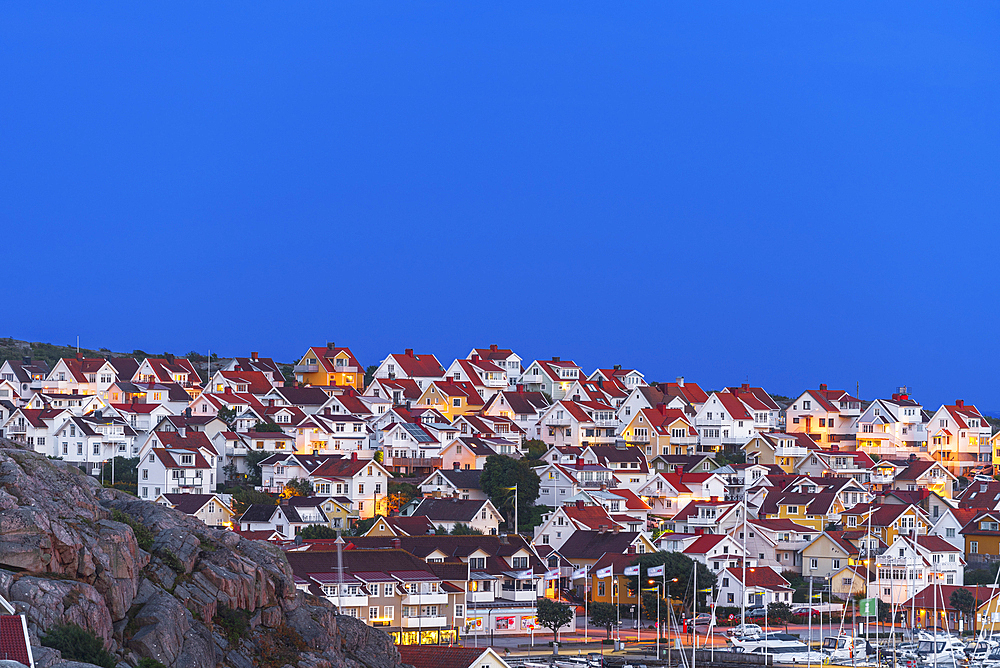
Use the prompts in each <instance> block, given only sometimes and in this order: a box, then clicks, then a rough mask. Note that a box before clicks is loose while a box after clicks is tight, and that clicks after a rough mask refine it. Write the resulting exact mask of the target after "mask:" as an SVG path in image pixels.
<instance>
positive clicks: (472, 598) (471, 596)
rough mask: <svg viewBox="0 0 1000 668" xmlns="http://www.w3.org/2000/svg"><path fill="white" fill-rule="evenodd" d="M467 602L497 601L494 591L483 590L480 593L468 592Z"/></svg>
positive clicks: (466, 595)
mask: <svg viewBox="0 0 1000 668" xmlns="http://www.w3.org/2000/svg"><path fill="white" fill-rule="evenodd" d="M465 600H466V601H467V602H468V603H492V602H493V601H494V600H496V599H495V597H494V596H493V590H492V589H481V590H479V591H468V590H466V592H465Z"/></svg>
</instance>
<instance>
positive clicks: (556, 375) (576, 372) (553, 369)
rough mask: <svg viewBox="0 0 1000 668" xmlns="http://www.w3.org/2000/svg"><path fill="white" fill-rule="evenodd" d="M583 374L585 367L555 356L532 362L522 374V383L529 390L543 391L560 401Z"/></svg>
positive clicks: (554, 399)
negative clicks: (582, 367)
mask: <svg viewBox="0 0 1000 668" xmlns="http://www.w3.org/2000/svg"><path fill="white" fill-rule="evenodd" d="M582 374H583V369H581V368H580V367H579V366H577V364H576V362H571V361H569V360H562V359H560V358H558V357H553V358H552V359H550V360H535V361H534V362H532V363H531V365H530V366H529V367H528V368H527V369H525V370H524V373H523V374H522V375H521V383H522V384H523V385H524V388H525V389H526V390H528V391H529V392H542V393H544V394H546V395H548V396H549V397H551V398H552V400H553V401H559V400H560V399H562V398H564V397H565V396H566V392H567V390H569V387H570V385H572V384H573V381H575V380H576V379H578V378H580V377H581V376H582Z"/></svg>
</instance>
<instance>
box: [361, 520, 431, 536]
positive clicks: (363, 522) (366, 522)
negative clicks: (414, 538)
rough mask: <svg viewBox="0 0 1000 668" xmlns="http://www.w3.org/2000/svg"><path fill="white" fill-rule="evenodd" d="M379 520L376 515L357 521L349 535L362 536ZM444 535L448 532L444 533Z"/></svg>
mask: <svg viewBox="0 0 1000 668" xmlns="http://www.w3.org/2000/svg"><path fill="white" fill-rule="evenodd" d="M381 518H382V516H381V515H376V516H375V517H369V518H368V519H366V520H358V521H357V522H355V523H354V526H352V527H351V532H350V533H351V535H352V536H364V535H365V534H366V533H368V530H369V529H371V528H372V526H373V525H374V524H375V522H377V521H378V520H380V519H381ZM445 533H448V532H447V531H446V532H445Z"/></svg>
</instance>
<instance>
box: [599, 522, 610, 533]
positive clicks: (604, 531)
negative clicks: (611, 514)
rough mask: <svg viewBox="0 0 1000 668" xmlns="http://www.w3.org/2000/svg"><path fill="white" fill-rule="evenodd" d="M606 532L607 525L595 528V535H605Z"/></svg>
mask: <svg viewBox="0 0 1000 668" xmlns="http://www.w3.org/2000/svg"><path fill="white" fill-rule="evenodd" d="M607 532H608V525H607V524H602V525H601V526H599V527H597V533H607Z"/></svg>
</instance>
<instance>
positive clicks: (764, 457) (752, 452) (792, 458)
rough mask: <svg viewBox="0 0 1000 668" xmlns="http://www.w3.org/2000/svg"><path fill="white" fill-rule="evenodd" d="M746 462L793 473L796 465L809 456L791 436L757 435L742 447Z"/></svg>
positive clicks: (796, 437) (794, 436) (807, 451)
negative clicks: (778, 467)
mask: <svg viewBox="0 0 1000 668" xmlns="http://www.w3.org/2000/svg"><path fill="white" fill-rule="evenodd" d="M743 452H745V453H746V456H747V461H748V462H756V463H757V464H764V465H765V466H780V467H781V470H782V471H784V472H785V473H794V472H795V465H796V463H797V462H798V461H799V460H801V459H802V458H803V457H805V456H807V455H808V454H809V450H808V449H807V448H805V447H803V446H801V445H800V444H799V439H798V436H796V435H793V434H777V433H771V434H766V433H765V434H757V435H756V436H754V437H753V438H751V439H750V440H749V441H747V442H746V444H745V445H744V446H743Z"/></svg>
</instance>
